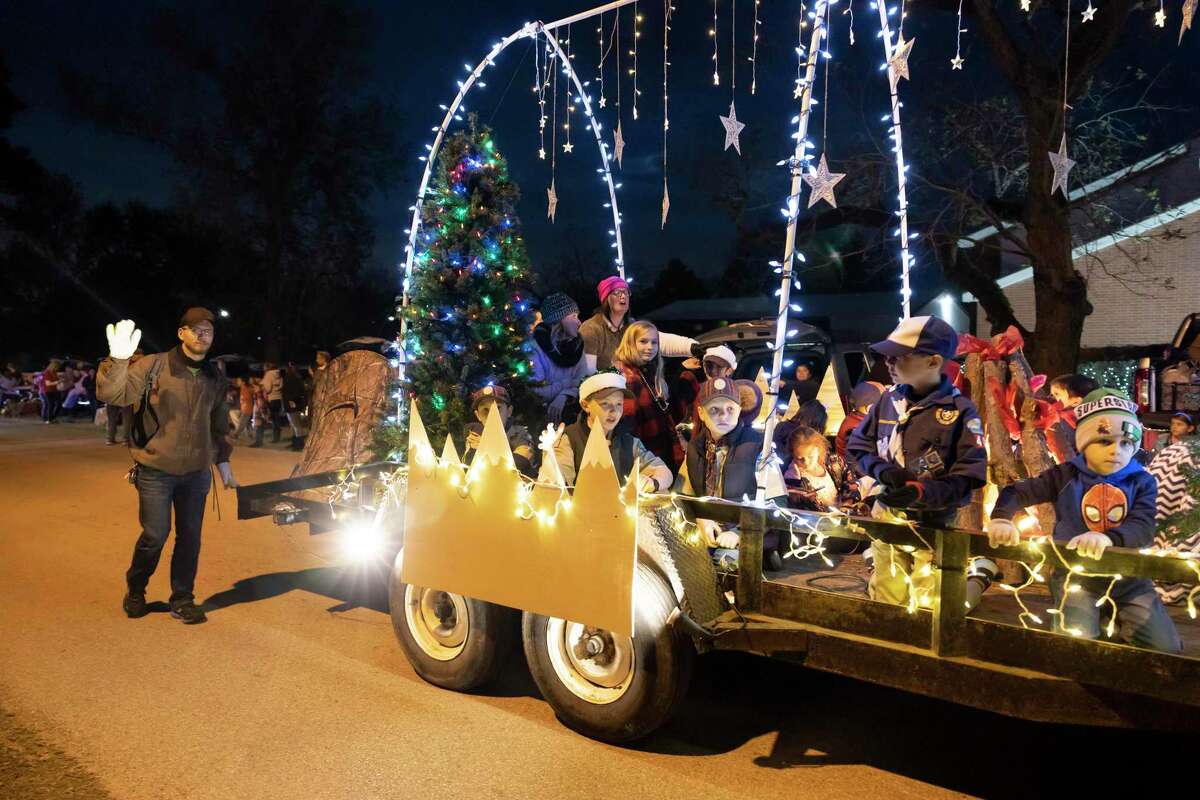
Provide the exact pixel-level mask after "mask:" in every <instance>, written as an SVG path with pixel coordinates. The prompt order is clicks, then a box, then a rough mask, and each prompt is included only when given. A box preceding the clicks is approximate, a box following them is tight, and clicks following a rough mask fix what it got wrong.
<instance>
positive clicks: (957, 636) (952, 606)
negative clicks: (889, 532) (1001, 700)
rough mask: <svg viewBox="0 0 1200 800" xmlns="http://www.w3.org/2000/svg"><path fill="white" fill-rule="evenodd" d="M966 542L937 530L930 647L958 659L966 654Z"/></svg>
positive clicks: (936, 652)
mask: <svg viewBox="0 0 1200 800" xmlns="http://www.w3.org/2000/svg"><path fill="white" fill-rule="evenodd" d="M967 549H968V543H967V539H966V538H965V537H963V536H960V535H958V534H957V533H954V532H951V531H938V534H937V549H936V550H935V551H934V565H935V566H936V568H937V571H936V574H935V576H934V580H935V583H936V586H937V589H936V590H935V591H936V594H935V596H934V599H933V629H932V631H931V632H930V644H931V646H932V649H933V652H934V653H935V654H936V655H939V656H961V655H963V654H965V653H966V652H967V642H966V639H965V637H964V631H965V629H966V620H967V609H966V602H967Z"/></svg>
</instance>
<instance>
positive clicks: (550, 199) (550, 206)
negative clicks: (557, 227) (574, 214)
mask: <svg viewBox="0 0 1200 800" xmlns="http://www.w3.org/2000/svg"><path fill="white" fill-rule="evenodd" d="M557 213H558V192H556V191H554V181H550V188H549V189H547V190H546V218H547V219H549V220H550V221H551V222H554V215H555V214H557Z"/></svg>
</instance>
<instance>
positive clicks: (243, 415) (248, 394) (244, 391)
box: [232, 375, 254, 442]
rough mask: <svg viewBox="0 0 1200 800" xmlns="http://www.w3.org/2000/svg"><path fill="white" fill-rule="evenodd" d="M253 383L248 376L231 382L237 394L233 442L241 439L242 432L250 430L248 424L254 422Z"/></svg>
mask: <svg viewBox="0 0 1200 800" xmlns="http://www.w3.org/2000/svg"><path fill="white" fill-rule="evenodd" d="M253 381H254V379H253V378H251V377H250V376H249V375H247V376H245V377H244V378H234V380H233V382H234V385H235V386H237V392H238V423H237V427H236V428H235V429H234V431H233V435H232V438H233V440H234V441H235V442H236V441H237V440H238V439H240V438H241V436H242V433H243V432H247V431H249V430H250V424H251V423H252V422H253V421H254V383H253Z"/></svg>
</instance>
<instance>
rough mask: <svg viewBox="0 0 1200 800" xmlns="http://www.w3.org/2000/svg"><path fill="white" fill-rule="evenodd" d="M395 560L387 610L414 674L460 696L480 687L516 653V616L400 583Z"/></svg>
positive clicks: (510, 611)
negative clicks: (460, 693) (458, 693)
mask: <svg viewBox="0 0 1200 800" xmlns="http://www.w3.org/2000/svg"><path fill="white" fill-rule="evenodd" d="M402 557H403V551H401V553H400V554H398V555H397V556H396V564H395V567H394V569H393V571H392V580H391V582H390V584H389V587H388V589H389V591H388V609H389V610H390V611H391V615H392V627H393V628H394V629H395V631H396V638H397V639H398V640H399V641H400V647H401V649H402V650H404V655H405V656H406V657H407V658H408V663H410V664H412V668H413V670H414V671H415V672H416V673H417V674H418V675H420V676H421V677H422V678H424V679H425V680H427V681H429V682H430V683H432V684H433V685H434V686H440V687H442V688H443V689H453V690H454V691H458V692H465V691H468V690H470V689H474V688H476V687H479V686H482V685H483V684H485V683H487V682H488V681H490V680H492V678H494V677H496V674H497V673H498V672H499V671H500V669H501V667H503V666H504V662H505V660H506V659H507V658H508V656H509V654H510V653H512V652H513V651H514V650H515V647H516V634H517V626H518V620H517V614H518V612H517V611H515V610H513V609H511V608H506V607H505V606H498V605H495V604H494V603H487V602H484V601H483V600H476V599H475V598H473V597H465V596H463V595H459V594H454V593H453V592H444V591H441V590H438V589H427V588H424V587H421V586H412V585H410V584H406V583H404V582H402V581H401V580H400V562H401V559H402Z"/></svg>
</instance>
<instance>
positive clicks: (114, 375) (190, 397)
mask: <svg viewBox="0 0 1200 800" xmlns="http://www.w3.org/2000/svg"><path fill="white" fill-rule="evenodd" d="M160 359H161V360H162V363H161V366H160V367H159V369H158V374H157V376H156V377H155V379H154V384H153V386H152V387H151V389H150V397H149V405H150V409H153V411H154V415H153V416H152V415H151V414H150V413H149V410H150V409H144V408H142V407H141V406H142V394H143V392H144V391H145V388H146V378H147V374H148V373H149V372H150V371H151V369H152V368H153V367H154V365H155V364H156V363H159V361H160ZM225 391H226V380H225V378H224V376H222V375H221V373H220V372H218V371H217V369H216V367H215V366H213V364H212V363H211V362H208V361H205V362H204V363H203V365H202V366H201V367H200V369H199V371H198V372H197V373H196V374H195V375H193V374H192V372H191V370H189V369H188V361H187V359H186V358H184V356H183V353H182V351H181V350H180V348H179V347H174V348H172V349H171V350H169V351H168V352H166V353H155V354H154V355H151V356H146V357H145V358H142V359H140V360H139V361H137V362H136V363H134V364H130V363H129V360H128V359H116V358H106V359H104V360H103V361H101V362H100V369H99V370H98V371H97V373H96V396H97V397H98V398H100V399H101V400H103V401H104V402H105V403H111V404H113V405H118V406H133V407H134V414H135V415H140V417H141V420H142V423H143V425H144V426H145V430H146V435H147V436H149V437H150V438H149V441H147V442H146V445H145V447H138V446H136V445H134V444H132V443H131V444H130V446H129V450H130V453H131V454H132V455H133V460H134V461H136V462H137V463H139V464H143V465H145V466H147V467H152V468H153V469H159V470H162V471H163V472H168V473H170V474H172V475H184V474H186V473H188V472H195V471H197V470H202V469H207V468H208V466H209V465H210V464H219V463H223V462H226V461H228V460H229V456H230V453H232V452H233V446H232V445H231V444H230V443H229V440H228V438H227V434H228V433H229V408H228V406H227V405H226V403H225ZM154 416H157V417H158V422H157V424H156V423H155V421H154V418H153V417H154Z"/></svg>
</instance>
